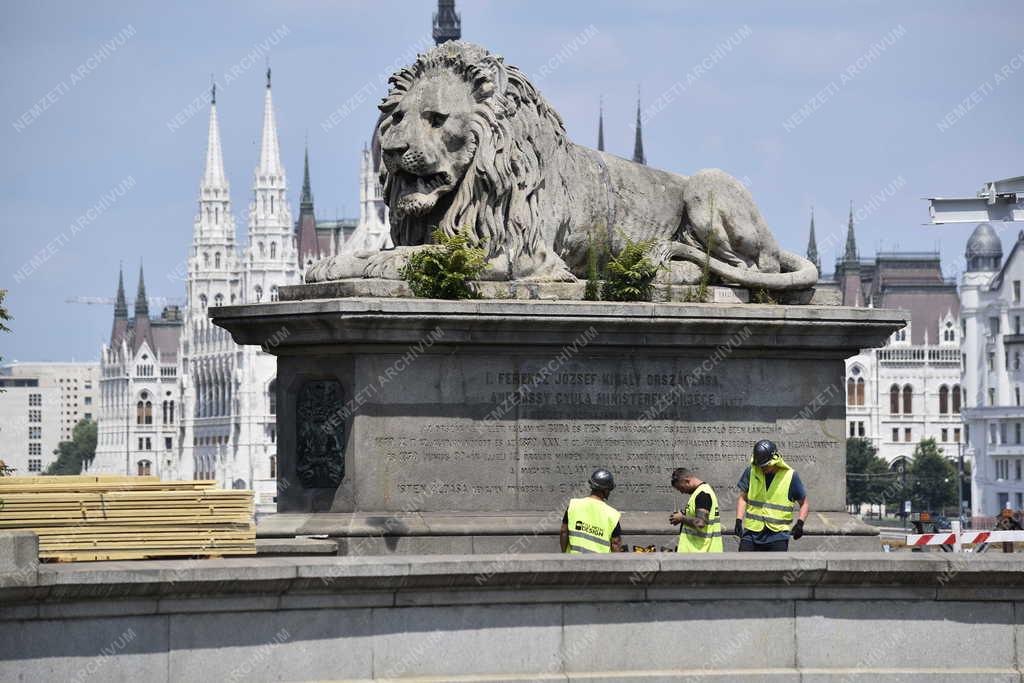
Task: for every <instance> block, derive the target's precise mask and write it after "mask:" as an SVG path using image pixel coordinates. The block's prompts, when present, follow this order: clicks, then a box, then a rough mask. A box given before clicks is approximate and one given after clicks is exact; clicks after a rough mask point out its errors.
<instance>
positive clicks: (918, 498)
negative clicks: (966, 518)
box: [910, 439, 957, 512]
mask: <svg viewBox="0 0 1024 683" xmlns="http://www.w3.org/2000/svg"><path fill="white" fill-rule="evenodd" d="M910 475H911V480H912V483H911V486H910V499H911V501H913V505H914V509H915V510H924V511H929V512H938V511H941V510H943V509H944V508H950V507H951V508H954V509H955V508H956V507H957V499H956V496H957V493H956V488H957V487H956V478H957V468H956V465H955V464H953V462H952V461H950V460H949V459H947V458H946V457H945V456H944V455H943V454H942V451H941V450H939V446H938V444H936V443H935V439H922V440H921V441H920V442H919V443H918V444H917V446H916V447H915V448H914V461H913V464H912V465H911V468H910Z"/></svg>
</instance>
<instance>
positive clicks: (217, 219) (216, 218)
mask: <svg viewBox="0 0 1024 683" xmlns="http://www.w3.org/2000/svg"><path fill="white" fill-rule="evenodd" d="M213 222H214V223H220V207H219V206H215V207H213Z"/></svg>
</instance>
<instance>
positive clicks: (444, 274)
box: [399, 228, 487, 299]
mask: <svg viewBox="0 0 1024 683" xmlns="http://www.w3.org/2000/svg"><path fill="white" fill-rule="evenodd" d="M431 237H432V238H433V241H434V244H432V245H430V246H429V247H428V248H426V249H423V250H421V251H417V252H416V253H414V254H413V255H412V256H410V257H409V259H408V261H406V264H405V265H404V266H403V267H402V269H401V270H400V271H399V274H400V275H401V276H402V279H403V280H405V281H406V282H407V283H408V284H409V288H410V289H411V290H412V293H413V294H414V295H416V296H418V297H424V298H427V299H478V298H480V293H479V292H477V290H476V288H475V287H474V286H473V285H472V282H471V281H472V280H475V279H476V278H477V277H479V276H480V273H482V272H483V271H484V268H486V267H487V261H486V254H485V252H484V250H483V249H482V248H480V247H472V246H470V239H469V230H468V229H465V228H464V229H462V230H460V231H458V232H457V233H455V234H454V235H447V234H445V232H444V231H443V230H441V229H437V230H435V231H434V232H433V233H432V234H431Z"/></svg>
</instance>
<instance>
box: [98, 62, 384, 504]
mask: <svg viewBox="0 0 1024 683" xmlns="http://www.w3.org/2000/svg"><path fill="white" fill-rule="evenodd" d="M271 92H272V91H271V80H270V71H269V70H268V71H267V81H266V94H265V96H264V108H263V132H262V136H261V144H260V155H259V161H258V164H257V166H256V171H255V174H254V176H253V181H252V195H251V196H252V198H253V201H252V202H251V203H250V205H249V214H248V239H247V241H246V247H245V248H244V249H240V248H239V246H238V243H237V240H236V233H235V221H234V216H233V214H232V212H231V192H230V187H229V184H228V179H227V177H226V175H225V173H224V157H223V151H222V149H221V141H220V122H219V121H218V119H217V103H216V91H213V92H212V93H211V103H210V123H209V136H208V140H207V147H206V162H205V167H204V170H203V174H202V178H201V181H200V184H199V207H198V209H199V210H198V214H197V216H196V217H195V222H194V225H193V228H192V246H191V248H190V250H189V255H188V273H187V284H186V297H185V306H184V310H182V309H180V308H179V307H177V306H168V307H166V308H164V310H163V311H162V313H161V314H160V315H159V317H156V316H153V317H151V316H150V311H149V306H148V303H147V299H146V290H145V282H144V276H143V273H142V271H141V269H140V272H139V280H138V289H137V294H136V297H135V301H134V306H133V308H134V311H133V315H132V316H131V317H129V315H128V310H129V309H128V303H127V300H126V297H125V291H124V279H123V274H121V275H119V277H118V286H117V298H116V303H115V307H114V321H113V326H112V330H111V335H110V342H109V343H108V344H104V345H103V348H102V350H101V352H100V382H99V384H100V391H99V393H100V401H99V403H100V408H99V411H98V415H97V419H98V427H99V430H98V442H97V446H96V457H95V459H94V460H93V461H92V463H91V464H90V465H89V466H88V470H87V471H88V472H89V473H95V474H103V473H113V474H131V475H153V476H159V477H161V478H162V479H213V480H216V481H217V482H218V483H219V484H220V485H221V486H224V487H227V488H246V489H248V488H252V489H254V490H255V491H256V502H257V510H258V511H260V512H270V511H273V510H274V497H275V496H276V483H275V480H276V476H277V471H276V470H277V455H276V453H277V445H276V444H277V433H276V430H277V424H276V407H277V406H276V392H275V389H276V387H275V376H276V372H277V359H276V358H275V357H274V356H272V355H271V354H269V353H267V352H266V351H264V350H263V349H261V348H260V347H256V346H239V345H237V344H235V343H234V341H232V339H231V337H230V336H229V335H228V333H227V332H226V331H224V330H222V329H220V328H218V327H215V326H214V325H212V324H211V323H210V321H209V319H208V317H207V308H208V307H209V306H221V305H226V304H236V303H258V302H261V301H275V300H277V297H278V290H279V288H280V287H283V286H286V285H294V284H299V283H301V282H302V277H303V273H304V272H305V269H306V267H307V266H308V265H309V264H311V263H312V262H313V261H315V260H317V259H320V258H322V257H325V256H332V255H337V254H342V253H346V252H350V251H356V250H362V249H373V250H376V249H380V248H381V247H382V246H386V244H387V242H388V240H389V239H390V234H389V227H388V215H387V207H386V206H385V204H384V201H383V198H382V189H381V186H380V182H379V167H378V165H379V159H380V154H379V152H378V151H377V150H378V149H379V146H378V144H377V141H376V139H374V140H372V141H371V143H370V144H369V145H368V146H366V147H364V149H363V151H362V167H361V173H360V186H359V194H360V203H359V218H358V219H339V220H317V218H316V216H315V213H314V207H313V193H312V190H311V187H310V177H309V153H308V150H307V152H306V159H305V168H304V177H303V182H302V191H301V195H300V200H299V214H298V219H297V220H295V219H293V217H292V212H291V207H290V206H289V201H288V182H287V180H286V176H285V169H284V166H283V164H282V163H281V151H280V148H279V145H278V136H277V125H276V122H275V118H274V104H273V98H272V94H271ZM272 341H273V340H268V343H272Z"/></svg>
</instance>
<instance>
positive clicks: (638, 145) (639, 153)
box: [633, 87, 647, 164]
mask: <svg viewBox="0 0 1024 683" xmlns="http://www.w3.org/2000/svg"><path fill="white" fill-rule="evenodd" d="M633 161H635V162H636V163H638V164H646V163H647V157H645V156H644V136H643V130H642V129H641V127H640V88H639V87H637V89H636V140H634V141H633Z"/></svg>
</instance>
